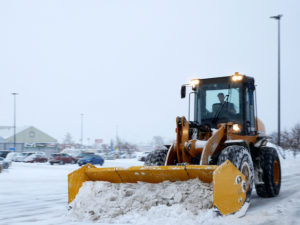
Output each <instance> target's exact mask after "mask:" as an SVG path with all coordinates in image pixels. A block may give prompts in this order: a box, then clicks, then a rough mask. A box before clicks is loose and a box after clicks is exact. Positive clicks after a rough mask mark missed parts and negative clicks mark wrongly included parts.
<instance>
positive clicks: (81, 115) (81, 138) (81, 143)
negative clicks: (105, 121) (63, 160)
mask: <svg viewBox="0 0 300 225" xmlns="http://www.w3.org/2000/svg"><path fill="white" fill-rule="evenodd" d="M83 115H84V114H83V113H81V114H80V116H81V139H80V141H81V147H82V146H83Z"/></svg>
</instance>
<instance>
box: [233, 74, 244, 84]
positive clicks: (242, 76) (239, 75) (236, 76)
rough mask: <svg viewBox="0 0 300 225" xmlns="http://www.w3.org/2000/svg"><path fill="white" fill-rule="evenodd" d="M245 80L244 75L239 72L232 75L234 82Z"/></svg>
mask: <svg viewBox="0 0 300 225" xmlns="http://www.w3.org/2000/svg"><path fill="white" fill-rule="evenodd" d="M243 79H244V75H242V74H239V73H238V72H235V73H234V75H232V77H231V80H232V81H233V82H237V81H241V80H243Z"/></svg>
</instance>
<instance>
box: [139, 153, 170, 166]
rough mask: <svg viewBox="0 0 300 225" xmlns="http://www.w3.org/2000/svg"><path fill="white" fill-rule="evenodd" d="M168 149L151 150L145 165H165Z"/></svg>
mask: <svg viewBox="0 0 300 225" xmlns="http://www.w3.org/2000/svg"><path fill="white" fill-rule="evenodd" d="M167 154H168V150H167V149H158V150H155V151H153V152H150V153H149V154H148V155H147V157H146V159H145V163H144V164H145V166H164V165H165V161H166V158H167Z"/></svg>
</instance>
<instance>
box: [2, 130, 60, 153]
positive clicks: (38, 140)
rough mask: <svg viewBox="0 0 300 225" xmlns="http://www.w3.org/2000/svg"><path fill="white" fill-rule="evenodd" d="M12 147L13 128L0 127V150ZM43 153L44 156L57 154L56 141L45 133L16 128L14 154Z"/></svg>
mask: <svg viewBox="0 0 300 225" xmlns="http://www.w3.org/2000/svg"><path fill="white" fill-rule="evenodd" d="M13 146H14V128H13V127H12V126H0V150H6V149H10V148H12V147H13ZM24 151H43V152H45V153H46V154H48V155H49V154H51V153H53V152H58V144H57V140H56V139H55V138H53V137H51V136H50V135H48V134H46V133H45V132H43V131H41V130H39V129H37V128H35V127H33V126H27V127H17V128H16V152H24Z"/></svg>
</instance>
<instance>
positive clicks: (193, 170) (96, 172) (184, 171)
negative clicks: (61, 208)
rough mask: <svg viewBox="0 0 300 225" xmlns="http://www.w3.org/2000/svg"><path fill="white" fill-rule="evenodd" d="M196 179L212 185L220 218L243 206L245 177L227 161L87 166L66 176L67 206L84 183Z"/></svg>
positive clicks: (158, 181) (215, 205) (157, 181)
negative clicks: (214, 163)
mask: <svg viewBox="0 0 300 225" xmlns="http://www.w3.org/2000/svg"><path fill="white" fill-rule="evenodd" d="M195 178H198V179H199V180H200V181H202V182H204V183H211V182H213V204H214V207H215V208H216V209H217V210H218V211H219V212H220V213H221V214H222V215H228V214H232V213H235V212H237V211H239V210H240V209H241V208H242V206H243V205H244V203H245V199H246V192H245V186H246V185H245V176H244V175H243V174H242V173H241V172H240V171H239V170H238V169H237V168H236V167H235V166H234V165H233V164H232V163H231V162H230V161H228V160H227V161H226V162H224V163H223V164H222V165H220V166H211V165H205V166H203V165H199V166H198V165H186V166H133V167H130V168H128V169H124V168H115V167H109V168H96V167H95V166H93V165H90V164H87V165H85V166H83V167H81V168H80V169H78V170H75V171H74V172H72V173H70V174H69V175H68V189H69V190H68V192H69V203H71V202H72V201H73V200H74V199H75V197H76V195H77V193H78V191H79V189H80V187H81V186H82V183H83V182H85V181H107V182H111V183H137V182H147V183H160V182H163V181H166V180H168V181H186V180H189V179H195Z"/></svg>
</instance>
